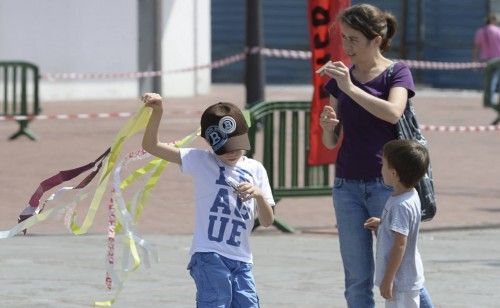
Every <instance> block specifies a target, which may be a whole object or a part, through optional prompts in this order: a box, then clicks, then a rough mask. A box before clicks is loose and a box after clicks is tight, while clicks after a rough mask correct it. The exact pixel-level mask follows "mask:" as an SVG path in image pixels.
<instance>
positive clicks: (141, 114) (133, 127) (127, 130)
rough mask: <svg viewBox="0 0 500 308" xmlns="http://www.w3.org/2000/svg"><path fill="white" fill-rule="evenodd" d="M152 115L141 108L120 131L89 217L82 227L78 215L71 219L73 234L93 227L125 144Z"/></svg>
mask: <svg viewBox="0 0 500 308" xmlns="http://www.w3.org/2000/svg"><path fill="white" fill-rule="evenodd" d="M150 115H151V109H150V108H145V107H144V106H143V107H141V109H140V110H139V111H138V112H137V113H136V114H135V115H134V116H133V117H132V118H131V119H129V121H128V122H127V123H126V124H125V126H124V127H123V128H122V129H121V130H120V132H119V133H118V135H117V136H116V137H115V140H114V141H113V145H112V146H111V153H110V155H109V159H108V161H107V163H106V167H105V171H104V172H103V173H102V174H101V178H100V179H99V186H98V187H97V189H96V191H95V194H94V198H93V199H92V202H91V204H90V207H89V209H88V211H87V215H86V216H85V219H84V221H83V223H82V225H81V226H80V225H78V224H77V223H76V215H74V216H73V217H72V218H71V222H70V228H71V232H73V234H76V235H80V234H84V233H86V232H87V231H88V229H89V228H90V227H91V226H92V224H93V222H94V218H95V215H96V213H97V210H98V208H99V206H100V204H101V200H102V196H103V194H104V191H105V190H106V186H107V183H108V180H109V176H110V174H111V171H112V170H113V167H114V165H115V163H116V160H117V158H118V156H119V154H120V152H121V149H122V147H123V144H124V142H125V141H126V140H127V139H128V138H130V137H131V136H133V135H134V134H136V133H137V132H138V131H139V130H141V129H143V128H144V127H146V123H147V121H148V119H149V117H150Z"/></svg>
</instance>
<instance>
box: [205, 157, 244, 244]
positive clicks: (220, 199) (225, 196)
mask: <svg viewBox="0 0 500 308" xmlns="http://www.w3.org/2000/svg"><path fill="white" fill-rule="evenodd" d="M235 170H236V172H237V173H238V174H239V182H250V181H249V180H248V179H247V178H246V177H245V174H246V173H248V172H246V171H245V170H243V169H239V168H235ZM224 171H225V168H224V167H221V166H219V177H218V178H217V179H216V181H215V183H216V184H218V185H223V186H226V187H230V185H228V183H227V182H226V176H225V174H224ZM226 187H221V188H219V191H218V193H217V195H216V196H215V200H214V202H213V204H212V206H211V208H210V212H211V213H217V214H224V215H231V207H230V205H229V190H228V189H227V188H226ZM235 199H236V206H235V207H234V215H235V216H236V217H238V218H240V219H231V224H232V228H231V231H230V234H229V237H228V239H227V240H226V243H227V244H228V245H231V246H236V247H239V246H240V245H241V240H239V237H241V231H242V230H246V228H247V226H246V224H245V220H248V219H249V218H250V213H249V210H248V208H247V207H246V206H245V205H244V204H243V201H242V200H241V198H239V197H236V198H235ZM219 208H220V209H221V211H219ZM241 219H243V221H242V220H241ZM218 220H220V223H217V221H218ZM229 220H230V218H228V217H223V216H222V217H219V216H216V215H209V226H208V239H209V240H210V241H215V242H219V243H220V242H222V240H223V239H224V238H225V233H226V228H227V225H228V222H229ZM216 225H218V227H219V229H218V232H217V230H215V229H216ZM214 232H215V233H218V234H217V235H214Z"/></svg>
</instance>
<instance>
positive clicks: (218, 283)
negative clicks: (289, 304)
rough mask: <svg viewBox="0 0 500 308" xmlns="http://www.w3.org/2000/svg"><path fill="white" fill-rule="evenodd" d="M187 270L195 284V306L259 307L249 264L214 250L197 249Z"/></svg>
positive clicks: (220, 307)
mask: <svg viewBox="0 0 500 308" xmlns="http://www.w3.org/2000/svg"><path fill="white" fill-rule="evenodd" d="M187 269H188V270H189V273H190V275H191V277H193V279H194V282H195V284H196V307H198V308H212V307H214V308H215V307H216V308H258V307H259V298H258V296H257V290H256V287H255V281H254V278H253V274H252V264H250V263H246V262H241V261H236V260H232V259H229V258H226V257H223V256H221V255H219V254H217V253H214V252H197V253H194V254H193V256H192V257H191V261H190V262H189V265H188V267H187Z"/></svg>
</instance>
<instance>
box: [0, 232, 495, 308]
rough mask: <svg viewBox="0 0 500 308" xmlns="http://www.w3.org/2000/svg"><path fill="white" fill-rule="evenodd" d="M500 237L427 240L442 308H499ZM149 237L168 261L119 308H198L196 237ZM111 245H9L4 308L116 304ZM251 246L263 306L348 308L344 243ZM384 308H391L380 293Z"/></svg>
mask: <svg viewBox="0 0 500 308" xmlns="http://www.w3.org/2000/svg"><path fill="white" fill-rule="evenodd" d="M499 237H500V229H489V230H487V229H483V230H468V231H445V232H427V233H423V234H422V235H421V237H420V243H419V244H420V249H421V253H422V255H423V258H424V266H425V271H426V278H427V284H426V285H427V288H428V289H429V292H430V293H431V295H432V297H433V300H434V303H435V305H436V307H438V308H439V307H443V308H447V307H453V308H476V307H481V308H493V307H498V303H499V302H500V245H498V238H499ZM147 238H148V239H149V240H151V241H152V242H154V243H156V244H157V245H158V250H159V254H160V257H161V260H160V262H159V263H158V264H153V267H152V268H151V269H149V270H140V271H138V272H136V273H133V274H132V275H131V276H130V280H129V281H128V282H127V283H126V287H125V290H124V291H123V293H122V294H121V295H120V297H119V298H118V301H117V302H116V304H115V307H126V308H135V307H152V308H155V307H158V308H159V307H175V308H184V307H186V308H187V307H194V306H195V305H194V301H193V299H194V292H195V291H194V290H195V288H194V283H193V282H192V280H191V278H190V277H189V274H188V273H187V271H186V270H185V268H186V264H187V262H188V261H187V260H188V259H187V253H188V249H189V244H190V236H188V235H150V236H147ZM104 243H105V237H104V236H103V235H89V236H81V237H74V236H71V235H44V236H29V237H16V238H12V239H8V240H4V241H3V242H2V243H1V245H2V246H1V247H2V249H1V250H0V269H1V270H0V277H1V280H0V281H1V288H0V306H1V307H9V308H21V307H22V308H25V307H37V308H43V307H51V308H52V307H68V308H72V307H89V306H90V305H91V304H92V302H93V301H94V300H103V299H109V298H110V295H108V294H106V293H105V291H104V290H105V289H104V270H103V268H104V265H103V257H102V256H104ZM252 244H253V250H254V254H255V270H254V274H255V279H256V282H257V287H258V291H259V294H260V299H261V306H262V307H264V308H267V307H272V308H304V307H307V308H338V307H345V302H344V299H343V274H342V264H341V261H340V254H339V248H338V238H337V237H334V236H329V235H311V234H309V235H307V234H302V235H283V234H274V233H273V234H269V233H267V234H266V233H259V234H257V235H256V236H254V238H253V243H252ZM271 247H272V249H271ZM377 292H378V291H377ZM377 306H381V307H383V306H382V301H381V299H380V297H379V296H378V293H377Z"/></svg>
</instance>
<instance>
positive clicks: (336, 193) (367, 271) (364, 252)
mask: <svg viewBox="0 0 500 308" xmlns="http://www.w3.org/2000/svg"><path fill="white" fill-rule="evenodd" d="M332 193H333V204H334V207H335V216H336V218H337V228H338V231H339V241H340V254H341V256H342V262H343V264H344V275H345V292H344V296H345V298H346V300H347V305H348V307H352V308H365V307H366V308H371V307H375V301H374V298H373V275H374V269H375V265H374V257H373V237H372V233H371V231H369V230H367V229H365V228H364V226H363V224H364V223H365V221H366V220H367V219H368V218H370V217H380V216H381V214H382V210H383V209H384V206H385V203H386V201H387V199H388V198H389V196H390V195H391V193H392V188H390V187H389V186H386V185H385V184H384V182H383V180H382V178H376V179H373V180H367V181H364V180H347V179H343V178H335V182H334V185H333V192H332ZM420 305H421V306H420V307H423V308H432V307H433V306H432V301H431V299H430V297H429V294H428V293H427V290H425V288H424V289H422V290H421V292H420Z"/></svg>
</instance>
